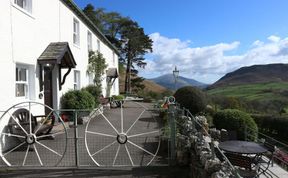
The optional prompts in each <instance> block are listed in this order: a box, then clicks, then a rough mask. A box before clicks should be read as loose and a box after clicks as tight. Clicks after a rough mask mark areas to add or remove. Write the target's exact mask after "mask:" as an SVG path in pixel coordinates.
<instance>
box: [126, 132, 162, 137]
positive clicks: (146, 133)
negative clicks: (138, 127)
mask: <svg viewBox="0 0 288 178" xmlns="http://www.w3.org/2000/svg"><path fill="white" fill-rule="evenodd" d="M154 133H159V130H155V131H151V132H145V133H139V134H135V135H130V136H127V137H128V138H132V137H139V136H143V135H149V134H154Z"/></svg>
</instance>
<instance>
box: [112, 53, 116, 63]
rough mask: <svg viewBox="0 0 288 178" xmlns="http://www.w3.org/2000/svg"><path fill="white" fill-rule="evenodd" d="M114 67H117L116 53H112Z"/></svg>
mask: <svg viewBox="0 0 288 178" xmlns="http://www.w3.org/2000/svg"><path fill="white" fill-rule="evenodd" d="M112 59H113V65H114V66H115V53H114V52H112Z"/></svg>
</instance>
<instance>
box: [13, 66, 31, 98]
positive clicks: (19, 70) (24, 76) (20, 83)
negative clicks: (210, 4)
mask: <svg viewBox="0 0 288 178" xmlns="http://www.w3.org/2000/svg"><path fill="white" fill-rule="evenodd" d="M15 88H16V91H15V96H16V97H25V98H28V69H27V68H25V67H21V66H16V87H15Z"/></svg>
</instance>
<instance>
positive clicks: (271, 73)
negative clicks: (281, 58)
mask: <svg viewBox="0 0 288 178" xmlns="http://www.w3.org/2000/svg"><path fill="white" fill-rule="evenodd" d="M269 82H288V64H267V65H253V66H249V67H242V68H240V69H238V70H236V71H234V72H231V73H227V74H226V75H225V76H224V77H222V78H220V79H219V80H218V81H217V82H215V83H214V84H213V85H211V86H209V88H210V89H212V88H218V87H222V86H235V85H243V84H256V83H269Z"/></svg>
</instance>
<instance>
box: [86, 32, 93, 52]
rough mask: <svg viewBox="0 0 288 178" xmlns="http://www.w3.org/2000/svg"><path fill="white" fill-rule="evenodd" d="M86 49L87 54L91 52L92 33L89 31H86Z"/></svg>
mask: <svg viewBox="0 0 288 178" xmlns="http://www.w3.org/2000/svg"><path fill="white" fill-rule="evenodd" d="M87 48H88V52H89V51H92V50H93V47H92V33H91V32H90V31H87Z"/></svg>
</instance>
